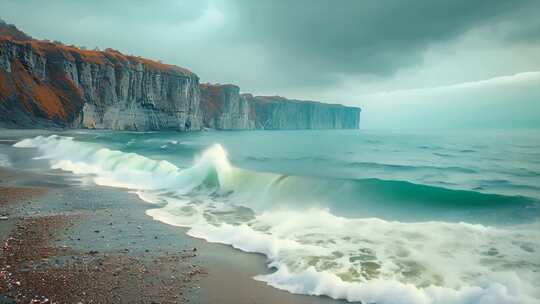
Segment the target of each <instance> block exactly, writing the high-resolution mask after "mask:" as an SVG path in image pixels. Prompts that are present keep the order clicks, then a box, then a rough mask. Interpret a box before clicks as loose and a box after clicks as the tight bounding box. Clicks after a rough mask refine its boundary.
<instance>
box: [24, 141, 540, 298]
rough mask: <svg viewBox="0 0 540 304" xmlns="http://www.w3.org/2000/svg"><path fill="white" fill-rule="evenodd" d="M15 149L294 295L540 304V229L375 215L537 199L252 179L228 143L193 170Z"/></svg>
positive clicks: (95, 153)
mask: <svg viewBox="0 0 540 304" xmlns="http://www.w3.org/2000/svg"><path fill="white" fill-rule="evenodd" d="M15 146H16V147H20V148H37V149H38V150H39V151H40V156H39V158H42V159H47V160H49V161H50V164H51V168H54V169H61V170H65V171H70V172H73V173H75V174H91V175H93V176H94V177H93V178H94V181H95V183H96V184H98V185H104V186H112V187H121V188H128V189H131V190H134V191H136V192H137V194H138V195H139V196H140V197H141V199H143V200H145V201H148V202H150V203H154V204H156V208H154V209H150V210H148V211H147V213H148V215H150V216H152V217H153V218H154V219H156V220H160V221H163V222H165V223H168V224H171V225H177V226H183V227H188V228H189V231H188V234H189V235H191V236H194V237H199V238H203V239H205V240H207V241H209V242H217V243H223V244H228V245H231V246H233V247H235V248H238V249H240V250H242V251H246V252H257V253H261V254H264V255H265V256H266V257H267V259H268V266H269V267H270V268H273V269H275V271H274V272H272V273H270V274H265V275H259V276H257V277H255V279H257V280H260V281H264V282H266V283H268V284H269V285H271V286H274V287H276V288H279V289H283V290H287V291H289V292H292V293H301V294H311V295H326V296H329V297H332V298H336V299H346V300H348V301H362V302H365V303H371V302H373V303H539V299H540V291H539V290H538V289H537V288H535V284H536V282H538V281H539V280H540V260H539V259H538V256H539V251H540V241H539V240H540V225H539V224H538V222H537V221H534V220H531V221H530V223H528V224H520V225H508V226H501V227H499V226H497V227H495V226H492V225H485V224H478V223H477V224H470V223H463V222H448V221H443V220H437V221H433V220H430V221H410V222H406V221H398V220H388V219H381V218H376V217H373V216H372V215H373V214H371V213H369V212H370V210H372V209H376V208H383V209H384V210H385V212H386V211H388V209H387V208H390V209H391V208H394V210H403V208H417V210H418V211H419V212H420V210H425V209H430V208H431V212H433V211H434V210H435V211H440V212H441V213H445V212H450V211H452V210H453V211H455V210H461V211H460V213H459V214H463V213H470V212H474V211H475V210H479V211H478V212H481V213H489V210H499V211H498V212H500V210H505V208H507V209H515V208H518V209H519V207H520V206H521V207H523V208H529V209H527V210H531V209H530V208H531V206H535V204H537V202H536V201H534V200H533V199H529V198H526V197H519V196H505V195H498V194H486V193H481V192H476V191H472V190H471V191H468V190H451V189H446V188H442V187H434V186H427V185H419V184H414V183H410V182H405V181H387V180H379V179H362V180H350V179H317V178H309V177H297V176H287V175H279V174H272V173H261V172H254V171H249V170H244V169H240V168H237V167H234V166H233V165H231V163H230V162H229V160H228V157H227V152H226V151H225V149H223V147H221V146H220V145H213V146H212V147H210V148H209V149H207V150H206V151H204V152H203V153H202V154H201V155H200V157H198V158H196V159H195V160H194V162H193V165H192V166H191V167H188V168H179V167H178V166H176V165H175V164H172V163H170V162H167V161H157V160H152V159H150V158H147V157H144V156H142V155H139V154H136V153H125V152H122V151H115V150H110V149H107V148H103V147H100V146H98V145H95V144H92V143H85V142H78V141H75V140H74V139H73V138H69V137H61V136H55V135H53V136H50V137H41V136H40V137H36V138H32V139H25V140H22V141H20V142H18V143H17V144H15ZM366 206H367V207H366ZM364 207H365V208H364ZM355 208H356V209H355ZM501 208H502V209H501ZM346 210H356V211H355V212H352V213H351V212H349V213H347V212H346ZM340 212H342V213H340Z"/></svg>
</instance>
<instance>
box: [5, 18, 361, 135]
mask: <svg viewBox="0 0 540 304" xmlns="http://www.w3.org/2000/svg"><path fill="white" fill-rule="evenodd" d="M359 113H360V110H359V109H358V108H352V107H344V106H341V105H329V104H324V103H317V102H311V101H299V100H288V99H284V98H281V97H254V96H252V95H249V94H240V88H239V87H237V86H235V85H212V84H199V78H198V76H197V75H195V74H194V73H192V72H191V71H189V70H186V69H184V68H180V67H177V66H173V65H167V64H162V63H160V62H157V61H152V60H148V59H144V58H140V57H135V56H128V55H124V54H122V53H120V52H118V51H115V50H112V49H107V50H104V51H99V50H84V49H80V48H77V47H75V46H67V45H63V44H62V43H59V42H54V43H53V42H49V41H39V40H35V39H32V38H31V37H29V36H28V35H26V34H24V33H23V32H21V31H19V30H18V29H17V28H16V27H15V26H12V25H7V24H5V23H3V22H0V126H3V127H17V128H47V127H60V128H97V129H115V130H163V129H172V130H199V129H201V128H203V127H207V128H213V129H222V130H241V129H336V128H358V123H359V121H358V120H359Z"/></svg>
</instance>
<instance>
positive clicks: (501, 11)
mask: <svg viewBox="0 0 540 304" xmlns="http://www.w3.org/2000/svg"><path fill="white" fill-rule="evenodd" d="M539 2H540V1H507V0H500V1H499V0H494V1H482V0H480V1H470V0H448V1H442V0H440V1H433V0H420V1H401V0H386V1H384V0H383V1H381V0H378V1H352V0H351V1H347V0H337V1H322V0H321V1H317V0H296V1H286V0H277V1H253V0H238V1H234V5H232V6H229V7H228V9H229V12H227V13H228V14H230V15H234V16H235V23H236V24H235V25H236V30H237V32H238V33H241V34H242V35H243V36H244V37H245V39H249V40H252V41H257V42H258V43H259V44H261V45H264V46H265V48H267V49H270V50H272V51H271V52H270V53H271V54H273V57H274V58H273V59H274V60H275V64H276V65H278V66H280V67H281V68H283V69H284V71H289V70H290V71H292V72H293V73H294V72H298V73H299V74H302V75H303V76H304V77H303V78H302V79H303V80H305V81H315V80H322V81H325V80H327V79H325V78H324V77H323V76H327V75H332V74H333V73H338V74H342V73H345V74H361V73H367V74H376V75H382V76H385V75H389V74H392V73H394V72H395V71H396V70H398V69H400V68H402V67H406V66H410V65H414V64H416V63H419V62H420V61H421V60H422V51H423V50H424V49H425V48H426V47H427V46H428V45H430V44H432V43H437V42H444V41H448V40H450V39H453V38H456V37H458V36H459V35H460V34H463V33H464V32H466V31H468V30H470V29H472V28H474V27H478V26H482V25H485V24H489V23H495V22H500V21H501V20H504V19H505V18H506V17H508V18H516V20H515V21H518V20H519V19H517V18H519V14H515V12H516V11H521V12H528V11H530V10H523V9H524V8H529V7H534V6H538V5H537V4H538V3H539ZM536 12H538V10H536ZM509 21H510V22H513V21H514V20H509ZM519 30H527V29H522V28H519ZM294 74H296V73H294ZM314 84H318V83H317V81H315V82H314Z"/></svg>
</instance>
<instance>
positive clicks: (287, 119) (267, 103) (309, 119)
mask: <svg viewBox="0 0 540 304" xmlns="http://www.w3.org/2000/svg"><path fill="white" fill-rule="evenodd" d="M245 98H247V99H249V100H251V104H252V105H253V112H254V114H253V115H254V118H253V119H254V121H255V126H256V128H257V129H265V130H297V129H358V127H359V124H360V109H359V108H355V107H346V106H343V105H338V104H327V103H320V102H315V101H305V100H293V99H286V98H283V97H279V96H255V97H252V96H250V95H245Z"/></svg>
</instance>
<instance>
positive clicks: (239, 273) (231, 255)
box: [0, 142, 344, 304]
mask: <svg viewBox="0 0 540 304" xmlns="http://www.w3.org/2000/svg"><path fill="white" fill-rule="evenodd" d="M2 144H4V147H5V143H3V142H0V145H2ZM3 150H4V151H3V152H5V150H6V149H3ZM150 208H153V205H151V204H148V203H146V202H144V201H142V200H141V199H139V198H138V197H137V196H136V195H135V194H134V193H130V192H127V191H125V190H123V189H116V188H110V187H102V186H96V185H93V184H92V183H88V181H87V179H85V177H78V176H75V175H72V174H70V173H65V172H59V171H56V170H47V169H44V170H42V171H36V170H31V171H28V170H25V169H13V168H0V213H1V214H0V215H2V216H4V214H6V215H7V220H1V221H0V237H1V239H0V240H1V241H2V242H3V244H4V246H3V249H2V253H1V255H0V261H1V262H0V267H1V269H0V271H1V272H0V303H29V302H31V301H34V302H32V303H51V302H52V303H78V302H81V303H217V302H219V303H225V304H226V303H231V304H233V303H234V304H236V303H246V304H247V303H291V304H293V303H306V304H307V303H317V304H326V303H344V301H337V300H333V299H330V298H327V297H316V296H305V295H295V294H291V293H288V292H286V291H282V290H278V289H275V288H273V287H270V286H268V285H266V283H264V282H259V281H256V280H254V279H253V277H254V276H255V275H258V274H264V273H268V272H270V270H269V269H268V268H267V267H266V260H265V257H264V256H262V255H260V254H252V253H244V252H241V251H239V250H236V249H234V248H232V247H230V246H226V245H222V244H212V243H207V242H206V241H204V240H201V239H196V238H192V237H190V236H188V235H187V234H186V231H187V230H186V229H185V228H181V227H175V226H170V225H167V224H165V223H162V222H159V221H156V220H154V219H152V218H151V217H150V216H148V215H146V210H148V209H150ZM15 257H18V258H15Z"/></svg>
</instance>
